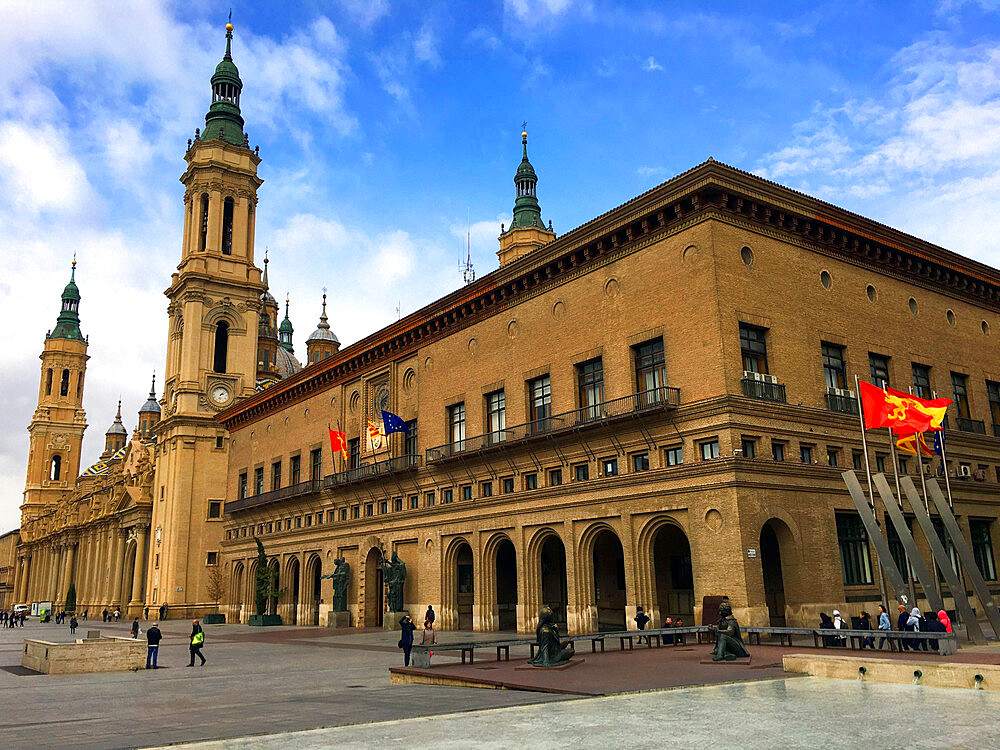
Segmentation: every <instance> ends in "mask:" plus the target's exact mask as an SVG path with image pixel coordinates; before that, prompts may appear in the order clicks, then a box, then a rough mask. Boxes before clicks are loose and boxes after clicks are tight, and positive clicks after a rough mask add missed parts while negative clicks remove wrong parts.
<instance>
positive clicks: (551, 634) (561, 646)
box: [528, 605, 576, 667]
mask: <svg viewBox="0 0 1000 750" xmlns="http://www.w3.org/2000/svg"><path fill="white" fill-rule="evenodd" d="M554 619H555V616H554V615H553V614H552V607H550V606H548V605H545V606H544V607H542V608H541V610H540V611H539V612H538V627H537V628H535V643H536V644H538V653H537V654H535V658H534V659H531V660H529V661H528V663H529V664H532V665H534V666H536V667H558V666H560V665H561V664H565V663H566V662H568V661H569V660H570V659H572V658H573V655H574V654H575V653H576V652H575V651H574V649H573V644H572V643H568V642H567V643H563V642H560V640H559V628H557V627H556V624H555V622H554Z"/></svg>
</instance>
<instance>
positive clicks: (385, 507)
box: [378, 500, 389, 515]
mask: <svg viewBox="0 0 1000 750" xmlns="http://www.w3.org/2000/svg"><path fill="white" fill-rule="evenodd" d="M378 512H379V513H381V514H383V515H384V514H386V513H388V512H389V501H388V500H380V501H379V504H378Z"/></svg>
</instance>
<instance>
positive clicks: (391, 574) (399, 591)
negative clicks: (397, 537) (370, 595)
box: [382, 551, 406, 612]
mask: <svg viewBox="0 0 1000 750" xmlns="http://www.w3.org/2000/svg"><path fill="white" fill-rule="evenodd" d="M382 577H383V579H384V580H385V583H386V586H388V588H389V602H388V603H389V611H390V612H402V611H403V584H404V583H405V582H406V563H404V562H403V561H402V560H400V559H399V554H397V553H396V552H395V551H393V553H392V559H391V560H390V561H389V562H388V563H387V562H386V561H385V558H384V557H383V558H382Z"/></svg>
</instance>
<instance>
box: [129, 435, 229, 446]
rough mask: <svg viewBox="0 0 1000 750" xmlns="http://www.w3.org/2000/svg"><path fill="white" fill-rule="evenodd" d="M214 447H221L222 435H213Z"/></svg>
mask: <svg viewBox="0 0 1000 750" xmlns="http://www.w3.org/2000/svg"><path fill="white" fill-rule="evenodd" d="M143 434H146V431H143ZM215 447H216V448H221V447H222V435H216V436H215Z"/></svg>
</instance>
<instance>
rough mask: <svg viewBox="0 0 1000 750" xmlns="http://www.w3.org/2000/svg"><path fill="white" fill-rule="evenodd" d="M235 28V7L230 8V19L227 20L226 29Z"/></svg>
mask: <svg viewBox="0 0 1000 750" xmlns="http://www.w3.org/2000/svg"><path fill="white" fill-rule="evenodd" d="M232 30H233V9H232V8H230V9H229V20H228V21H227V22H226V31H232Z"/></svg>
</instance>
